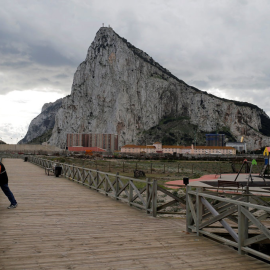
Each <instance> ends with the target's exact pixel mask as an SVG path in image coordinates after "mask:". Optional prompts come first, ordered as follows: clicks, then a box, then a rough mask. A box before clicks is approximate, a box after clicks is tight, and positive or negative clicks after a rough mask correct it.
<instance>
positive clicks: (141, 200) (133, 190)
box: [28, 156, 185, 217]
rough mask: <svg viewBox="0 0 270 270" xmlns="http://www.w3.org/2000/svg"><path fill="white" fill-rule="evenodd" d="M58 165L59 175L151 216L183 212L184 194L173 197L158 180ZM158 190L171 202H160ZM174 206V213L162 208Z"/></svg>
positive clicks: (40, 162) (38, 162)
mask: <svg viewBox="0 0 270 270" xmlns="http://www.w3.org/2000/svg"><path fill="white" fill-rule="evenodd" d="M28 161H29V162H32V163H33V164H36V165H38V166H40V167H42V168H44V169H45V168H46V169H48V168H52V167H53V165H54V163H55V161H51V160H47V159H42V158H39V157H35V156H28ZM58 164H59V166H61V167H62V174H61V175H62V176H64V177H66V178H68V179H70V180H72V181H75V182H77V183H80V184H82V185H85V186H88V187H89V188H91V189H94V190H96V191H98V192H100V193H102V194H104V195H106V196H109V197H112V198H114V199H116V200H119V201H122V202H126V203H128V204H129V205H130V206H135V207H137V208H140V209H142V210H144V211H146V212H147V213H150V214H152V216H154V217H156V216H157V214H177V212H179V211H180V212H181V211H184V212H185V194H184V195H182V196H176V195H174V194H173V193H171V192H169V191H168V190H166V189H164V188H163V187H162V186H159V185H158V184H157V180H151V179H146V180H140V179H136V178H130V177H126V176H122V175H119V173H117V174H111V173H106V172H101V171H99V170H93V169H89V168H82V167H78V166H74V165H69V164H65V163H58ZM158 193H159V194H160V196H161V195H162V197H164V196H168V197H170V199H171V201H167V202H163V200H161V199H158ZM160 202H162V203H160ZM173 205H177V206H178V208H179V211H175V212H173V213H171V212H166V211H164V209H166V208H167V207H171V206H173ZM179 206H181V207H179ZM161 210H163V211H161Z"/></svg>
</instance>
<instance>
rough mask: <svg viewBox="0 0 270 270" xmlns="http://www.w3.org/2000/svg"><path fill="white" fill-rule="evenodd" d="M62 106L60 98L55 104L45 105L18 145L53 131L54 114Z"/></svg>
mask: <svg viewBox="0 0 270 270" xmlns="http://www.w3.org/2000/svg"><path fill="white" fill-rule="evenodd" d="M61 105H62V98H61V99H58V100H56V101H55V102H50V103H45V104H44V105H43V107H42V110H41V113H40V114H39V115H38V116H37V117H36V118H34V119H33V120H32V121H31V123H30V125H29V128H28V131H27V133H26V135H25V137H24V138H23V139H22V140H20V141H19V142H18V144H25V143H28V142H30V141H32V140H33V139H35V138H37V137H39V136H41V135H43V134H44V133H45V132H47V131H48V130H51V129H53V127H54V124H55V114H56V113H57V112H58V110H59V108H60V107H61Z"/></svg>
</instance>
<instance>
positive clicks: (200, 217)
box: [186, 186, 270, 261]
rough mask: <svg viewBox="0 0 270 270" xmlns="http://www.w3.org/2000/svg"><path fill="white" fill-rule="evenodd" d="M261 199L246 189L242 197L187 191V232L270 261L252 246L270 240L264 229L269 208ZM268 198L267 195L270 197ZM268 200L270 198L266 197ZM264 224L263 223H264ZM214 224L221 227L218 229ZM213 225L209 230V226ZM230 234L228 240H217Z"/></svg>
mask: <svg viewBox="0 0 270 270" xmlns="http://www.w3.org/2000/svg"><path fill="white" fill-rule="evenodd" d="M264 195H265V194H261V195H254V194H252V193H250V192H249V190H248V187H245V192H244V193H243V194H233V195H232V194H229V193H222V194H219V193H217V194H214V193H213V192H211V191H207V190H205V189H204V188H199V187H198V188H196V190H192V189H191V187H189V186H188V187H187V193H186V196H187V198H186V200H187V204H186V222H187V223H186V224H187V231H188V232H191V231H193V232H196V233H197V235H201V234H203V235H206V236H208V237H210V238H213V239H215V240H218V241H220V242H222V243H225V244H227V245H230V246H233V247H235V248H237V249H238V252H239V254H243V253H249V254H253V255H255V256H257V257H259V258H262V259H264V260H268V261H270V256H269V255H267V254H264V253H262V252H259V251H257V250H255V249H253V248H252V246H251V245H252V244H255V243H258V242H260V241H263V240H265V239H270V230H269V229H268V228H267V227H266V226H265V224H264V223H266V222H265V221H266V219H267V218H269V217H270V204H269V203H268V202H267V201H265V200H263V199H262V196H264ZM269 196H270V194H269ZM268 198H270V197H268ZM263 221H264V222H263ZM217 222H220V223H221V225H222V226H221V227H219V228H217V226H216V225H215V224H216V223H217ZM211 225H212V226H211ZM225 231H226V232H227V233H229V235H230V239H228V238H225V237H222V236H220V234H221V233H224V232H225Z"/></svg>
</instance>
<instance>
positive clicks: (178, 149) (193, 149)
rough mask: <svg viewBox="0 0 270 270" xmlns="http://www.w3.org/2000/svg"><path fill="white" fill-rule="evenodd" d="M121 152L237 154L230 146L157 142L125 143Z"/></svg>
mask: <svg viewBox="0 0 270 270" xmlns="http://www.w3.org/2000/svg"><path fill="white" fill-rule="evenodd" d="M121 153H127V154H142V153H148V154H150V153H160V154H174V153H176V154H191V155H235V154H236V149H235V148H233V147H230V146H197V145H196V146H194V145H191V146H181V145H162V144H161V143H160V142H155V143H154V144H153V145H133V144H128V145H124V146H123V147H122V148H121Z"/></svg>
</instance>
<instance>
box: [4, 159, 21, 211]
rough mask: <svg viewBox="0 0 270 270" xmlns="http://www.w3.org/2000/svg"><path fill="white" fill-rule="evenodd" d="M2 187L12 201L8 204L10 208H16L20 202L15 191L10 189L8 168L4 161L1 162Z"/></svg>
mask: <svg viewBox="0 0 270 270" xmlns="http://www.w3.org/2000/svg"><path fill="white" fill-rule="evenodd" d="M0 187H1V189H2V190H3V192H4V194H5V195H6V196H7V197H8V199H9V201H10V206H8V209H11V208H16V207H17V206H18V203H17V201H16V200H15V198H14V195H13V193H12V192H11V191H10V189H9V186H8V176H7V172H6V168H5V166H4V165H3V163H2V162H0Z"/></svg>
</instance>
